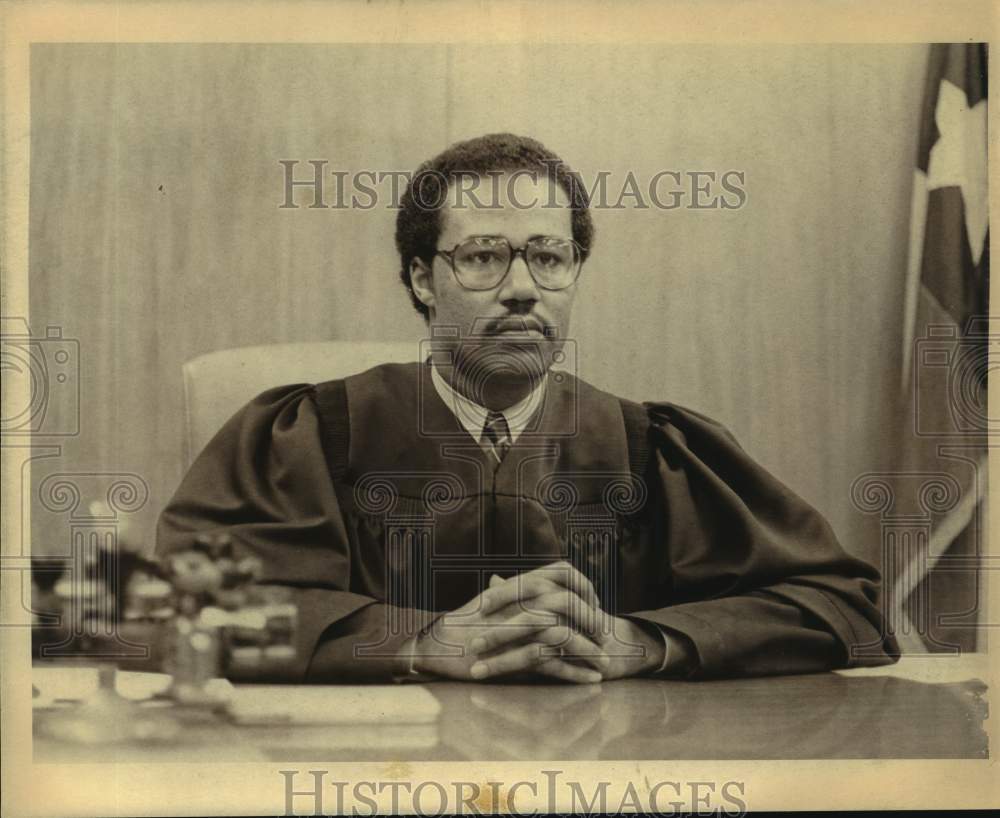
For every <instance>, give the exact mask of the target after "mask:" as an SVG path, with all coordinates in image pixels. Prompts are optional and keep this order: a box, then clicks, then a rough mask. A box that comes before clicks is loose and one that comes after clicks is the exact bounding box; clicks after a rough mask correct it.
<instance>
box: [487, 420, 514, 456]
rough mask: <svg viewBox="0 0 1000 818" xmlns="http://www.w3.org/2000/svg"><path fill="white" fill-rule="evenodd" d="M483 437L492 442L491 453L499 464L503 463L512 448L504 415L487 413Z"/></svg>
mask: <svg viewBox="0 0 1000 818" xmlns="http://www.w3.org/2000/svg"><path fill="white" fill-rule="evenodd" d="M483 437H485V438H486V439H487V440H488V441H489V442H490V446H491V451H492V452H493V456H494V457H495V458H496V459H497V462H498V463H499V462H501V461H502V460H503V458H504V455H505V454H507V450H508V449H509V448H510V446H511V440H510V429H509V428H508V426H507V419H506V418H505V417H504V416H503V413H501V412H488V413H487V415H486V423H485V424H483Z"/></svg>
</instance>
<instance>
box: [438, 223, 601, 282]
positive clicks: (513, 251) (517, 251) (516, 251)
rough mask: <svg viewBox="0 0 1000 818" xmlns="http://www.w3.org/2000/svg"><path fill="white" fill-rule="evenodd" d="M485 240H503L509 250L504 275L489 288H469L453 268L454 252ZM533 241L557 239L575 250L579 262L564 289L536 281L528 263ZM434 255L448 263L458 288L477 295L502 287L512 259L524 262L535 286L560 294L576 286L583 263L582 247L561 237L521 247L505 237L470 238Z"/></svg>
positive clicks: (512, 264) (550, 237)
mask: <svg viewBox="0 0 1000 818" xmlns="http://www.w3.org/2000/svg"><path fill="white" fill-rule="evenodd" d="M485 238H488V239H494V240H497V241H499V240H503V242H505V243H506V245H507V248H508V249H509V250H510V258H509V259H508V261H507V269H506V270H505V271H504V274H503V275H502V276H500V278H499V279H497V283H496V284H494V285H493V286H491V287H470V286H468V285H467V284H466V283H465V282H464V281H462V277H461V276H460V275H459V272H458V270H457V269H456V267H455V251H456V250H458V248H459V247H461V246H462V245H463V244H466V243H468V242H470V241H475V240H476V239H485ZM535 239H559V240H560V241H568V242H569V243H570V244H572V245H573V247H574V248H575V250H576V254H577V258H578V259H579V260H578V261H577V263H576V269H575V270H574V271H573V280H572V281H570V282H569V284H567V285H565V286H564V287H547V286H545V285H544V284H542V282H541V281H539V280H538V276H536V275H535V271H534V270H532V269H531V265H530V264H529V263H528V244H530V243H531V242H532V241H534V240H535ZM434 255H435V256H441V257H442V258H444V259H446V260H447V261H448V266H449V267H451V273H452V275H453V276H455V281H457V282H458V283H459V286H461V287H462V288H464V289H466V290H471V291H472V292H479V293H482V292H488V291H489V290H495V289H497V287H499V286H500V285H502V284H503V283H504V281H505V280H506V279H507V276H509V275H510V268H511V267H513V266H514V259H516V258H517V257H518V256H520V257H521V258H522V259H523V260H524V266H525V267H527V268H528V274H529V275H530V276H531V279H532V281H534V282H535V284H537V285H538V286H539V287H540V288H541V289H543V290H548V291H549V292H560V291H561V290H568V289H569V288H570V287H572V286H573V285H574V284H576V282H577V281H578V280H579V278H580V271H581V270H582V269H583V261H584V259H583V255H584V253H583V247H581V246H580V244H579V243H578V242H577V241H576V240H575V239H567V238H563V237H562V236H535V237H534V238H532V239H529V240H528V243H526V244H524V245H523V246H522V247H515V246H514V245H513V244H511V243H510V239H508V238H507V237H506V236H470V237H469V238H467V239H465V240H464V241H460V242H459V243H458V244H456V245H455V246H454V247H452V248H451V250H435V251H434Z"/></svg>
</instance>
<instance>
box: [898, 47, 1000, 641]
mask: <svg viewBox="0 0 1000 818" xmlns="http://www.w3.org/2000/svg"><path fill="white" fill-rule="evenodd" d="M986 61H987V47H986V45H985V44H936V45H932V46H931V50H930V60H929V66H928V75H927V85H926V90H925V96H924V105H923V112H922V116H921V122H920V139H919V148H918V152H917V167H916V170H915V174H914V180H913V202H912V212H911V220H910V241H909V256H908V266H907V286H906V294H905V298H904V314H903V328H904V329H903V372H902V393H901V398H902V399H901V407H902V408H901V418H902V419H901V422H900V429H901V431H902V441H901V447H900V461H899V463H898V470H897V475H896V484H895V490H896V494H897V497H896V498H895V499H894V503H895V509H894V513H895V516H896V518H899V519H901V518H903V517H907V515H909V516H908V517H907V519H909V520H911V522H914V525H915V526H916V527H915V528H912V530H911V531H910V535H911V536H909V537H908V538H907V539H905V542H904V538H902V537H897V539H895V540H894V541H893V543H892V547H891V548H886V547H885V546H886V542H885V538H886V533H885V531H884V530H883V554H884V556H885V559H886V562H887V563H888V564H887V565H885V566H884V569H883V573H884V580H885V584H886V592H887V595H886V603H887V614H888V617H889V621H890V623H891V627H892V628H893V629H894V631H895V634H896V636H897V638H898V639H899V643H900V646H901V648H902V649H903V651H904V652H922V651H927V650H930V651H947V652H951V651H954V650H956V649H961V650H974V649H976V648H977V646H978V648H979V649H980V650H982V649H983V647H984V645H983V644H982V640H977V635H978V634H979V633H980V631H981V628H977V623H980V624H981V623H982V622H983V621H984V614H985V602H984V600H983V598H982V594H981V591H982V587H983V583H982V581H981V576H980V575H981V570H980V569H981V568H982V567H984V563H983V562H982V558H983V555H984V554H985V552H986V550H987V549H986V541H985V540H986V531H987V526H986V517H985V513H986V509H985V497H986V451H987V446H986V443H987V439H988V437H989V436H991V435H996V434H997V433H1000V421H993V420H991V418H990V414H989V412H988V411H987V409H988V407H987V403H986V380H987V372H988V357H987V356H988V349H989V346H990V342H991V341H990V338H989V321H988V308H989V304H988V294H989V194H988V187H987V180H988V172H987V153H986V145H987V128H986V104H987V85H986V82H987V79H986V78H987V67H986Z"/></svg>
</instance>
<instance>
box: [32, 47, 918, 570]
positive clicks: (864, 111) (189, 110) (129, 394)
mask: <svg viewBox="0 0 1000 818" xmlns="http://www.w3.org/2000/svg"><path fill="white" fill-rule="evenodd" d="M926 57H927V47H926V46H925V45H888V46H884V45H860V46H841V45H804V46H743V47H741V46H733V45H726V46H700V45H656V44H654V45H639V44H636V45H631V46H629V45H621V44H619V45H570V46H545V45H528V44H519V45H477V44H467V45H454V46H444V45H391V46H389V45H384V46H380V45H348V44H345V45H316V46H309V45H216V44H206V45H152V44H120V45H117V46H115V45H107V44H41V45H35V46H33V48H32V54H31V106H32V110H31V115H32V128H31V202H30V305H31V320H32V329H33V331H34V332H35V334H38V333H39V332H40V331H44V327H45V326H46V325H59V326H61V327H62V328H63V332H64V335H66V336H68V337H71V338H77V339H79V341H80V345H81V354H80V370H81V387H82V388H81V434H80V435H79V437H77V438H75V439H72V440H69V441H67V442H66V444H65V447H64V452H63V456H62V457H60V458H56V459H54V460H51V461H37V462H36V465H35V468H34V475H33V476H34V483H35V485H36V486H37V485H38V484H39V483H40V481H41V480H43V479H44V478H45V477H46V476H47V475H48V474H49V473H51V472H52V471H53V470H58V471H61V472H65V471H84V472H94V471H99V472H115V471H125V472H133V473H137V474H139V475H141V476H142V477H143V478H144V479H145V480H146V481H147V482H148V484H149V486H150V499H149V502H148V503H147V505H146V506H145V507H144V509H142V511H140V512H139V514H138V515H137V521H138V523H139V525H138V529H137V530H138V532H139V536H140V537H141V538H142V539H143V540H144V541H145V542H146V543H147V544H148V545H149V546H150V547H151V545H152V531H153V524H154V521H155V516H156V514H157V513H158V511H159V509H160V508H161V507H162V506H163V504H164V503H165V502H166V501H167V499H168V498H169V496H170V494H171V493H172V491H173V489H174V488H175V486H176V484H177V482H178V480H179V479H180V477H181V473H182V464H181V399H182V395H181V380H180V367H181V364H182V363H183V362H184V361H185V360H187V359H189V358H191V357H193V356H196V355H199V354H202V353H205V352H209V351H212V350H216V349H223V348H227V347H233V346H240V345H246V344H261V343H272V342H281V341H300V340H316V339H385V340H407V339H414V341H416V340H417V339H419V338H420V337H422V332H423V324H422V322H421V321H420V319H419V317H418V316H417V314H416V313H415V312H414V311H413V310H412V308H411V307H410V305H409V302H408V300H407V298H406V295H405V293H404V291H403V289H402V287H401V286H400V285H399V283H398V281H397V277H396V269H397V264H398V261H397V256H396V254H395V250H394V247H393V244H392V231H393V227H394V219H395V211H392V210H387V209H385V208H383V207H379V208H377V209H374V210H371V211H364V212H359V211H351V210H309V209H307V208H305V207H303V208H301V209H298V210H281V209H278V205H279V204H280V203H281V201H282V198H283V175H282V174H283V171H282V169H281V167H280V166H279V165H278V160H279V159H299V160H302V162H303V164H302V165H300V166H299V168H298V170H297V173H298V175H299V176H300V177H305V176H308V174H309V173H310V172H311V171H310V168H309V166H308V165H306V164H305V160H308V159H327V160H329V163H330V164H329V169H331V170H332V169H342V170H347V171H350V172H354V171H358V170H362V169H376V170H412V169H413V168H414V167H415V166H416V165H417V164H418V163H419V162H420V161H422V160H423V159H425V158H427V157H429V156H431V155H433V154H434V153H436V152H438V151H439V150H441V149H442V148H443V147H444V146H446V145H447V144H449V143H450V142H452V141H454V140H456V139H461V138H465V137H469V136H473V135H477V134H481V133H484V132H489V131H495V130H512V131H516V132H521V133H525V134H530V135H533V136H535V137H537V138H539V139H541V140H542V141H543V142H545V143H546V144H548V145H549V146H550V147H552V148H553V149H555V150H556V151H557V152H559V153H561V154H562V155H563V157H564V158H565V159H566V160H567V161H568V162H569V163H570V164H571V165H572V166H574V167H575V168H576V169H578V170H579V171H580V172H581V173H582V174H583V175H584V177H585V179H587V180H588V181H590V180H592V179H593V178H594V177H595V175H596V174H597V173H598V172H599V171H602V170H605V171H610V172H611V177H610V181H609V190H611V191H613V193H614V195H615V196H616V195H617V191H618V190H619V188H620V186H621V185H622V184H623V183H624V179H625V175H626V173H627V172H628V171H629V170H631V171H633V172H634V173H635V174H636V176H637V177H638V178H639V179H640V180H641V181H642V182H643V183H645V180H648V179H649V177H650V176H652V175H653V174H654V173H656V172H657V171H659V170H664V169H669V170H680V171H691V170H712V171H716V172H717V173H722V172H724V171H726V170H740V171H743V172H745V174H746V181H745V189H746V191H747V193H748V201H747V204H746V206H745V207H744V208H742V209H740V210H734V211H722V210H709V211H696V210H686V209H685V210H673V211H662V210H656V209H650V210H636V209H634V208H632V207H629V208H628V209H626V210H602V211H599V212H597V213H595V220H596V224H597V230H598V238H597V243H596V250H595V252H594V254H593V256H592V258H591V260H590V261H589V262H588V264H587V265H586V267H585V270H584V276H583V284H582V286H581V289H580V295H579V298H578V301H577V307H576V311H575V315H574V326H573V335H574V337H575V340H576V341H577V345H578V349H579V365H580V372H581V374H582V375H583V376H584V377H586V378H588V379H589V380H591V381H593V382H594V383H596V384H598V385H600V386H603V387H605V388H607V389H610V390H612V391H614V392H617V393H619V394H621V395H624V396H627V397H631V398H635V399H640V400H642V399H645V400H656V399H666V400H672V401H676V402H680V403H683V404H687V405H689V406H692V407H694V408H697V409H699V410H701V411H703V412H706V413H708V414H710V415H713V416H715V417H717V418H718V419H720V420H721V421H723V422H724V423H726V424H727V425H729V426H730V427H731V428H732V429H733V431H734V432H735V433H736V434H737V436H738V437H739V439H740V440H741V441H742V442H743V444H744V445H745V447H746V448H747V449H748V450H749V451H750V452H751V453H752V454H753V455H755V456H756V457H757V458H758V459H759V460H761V461H762V462H763V463H764V464H765V465H766V466H768V467H769V468H771V469H772V470H773V471H774V472H776V473H777V474H778V475H779V476H780V477H781V478H783V479H784V480H785V481H787V482H788V483H789V484H790V485H792V486H793V487H794V488H795V489H796V490H797V491H799V492H800V493H801V494H802V495H804V496H805V497H806V498H807V499H808V500H810V501H811V502H812V503H814V504H815V505H817V506H818V507H819V508H820V509H821V510H822V511H823V512H824V513H825V514H826V515H827V516H828V517H829V519H830V520H831V522H832V523H833V524H834V527H835V528H836V530H837V532H838V533H839V535H840V536H841V538H842V540H843V541H844V543H845V544H846V545H847V547H848V548H849V549H851V550H853V551H854V552H856V553H859V554H862V555H865V556H867V557H869V558H871V559H875V558H876V557H877V554H878V551H877V548H878V529H877V524H876V521H875V520H873V519H871V518H870V517H865V516H864V515H862V514H861V513H860V512H858V511H857V510H855V509H854V508H853V507H852V505H851V503H850V497H849V490H850V485H851V482H852V481H853V480H854V479H855V478H856V477H857V476H858V475H860V474H862V473H863V472H866V471H869V470H875V469H879V468H886V467H889V466H891V465H892V462H893V457H892V452H891V451H890V449H889V448H888V447H889V446H890V445H891V444H892V441H893V434H892V430H891V428H890V425H891V423H892V419H891V410H892V405H893V401H894V400H895V397H896V388H897V384H898V382H899V374H898V373H899V366H900V352H899V350H900V347H901V328H902V292H903V277H904V268H905V252H906V251H905V248H906V231H907V226H908V218H909V216H908V213H909V196H910V180H911V174H912V168H913V161H914V156H915V150H916V148H915V140H916V131H915V125H916V123H917V122H918V118H919V104H920V100H921V93H922V85H923V73H924V68H925V63H926ZM161 188H162V189H161ZM299 197H300V199H299V200H300V201H301V202H303V203H308V202H309V201H311V199H310V197H309V194H308V193H307V192H305V193H300V194H299ZM50 463H51V465H50ZM84 499H85V500H86V498H84ZM34 532H35V534H34V537H33V547H34V549H35V553H40V552H46V553H58V552H65V551H66V548H67V538H68V525H67V520H66V515H65V514H53V513H51V512H48V511H45V510H44V509H42V508H40V507H39V506H38V505H37V504H36V505H35V514H34Z"/></svg>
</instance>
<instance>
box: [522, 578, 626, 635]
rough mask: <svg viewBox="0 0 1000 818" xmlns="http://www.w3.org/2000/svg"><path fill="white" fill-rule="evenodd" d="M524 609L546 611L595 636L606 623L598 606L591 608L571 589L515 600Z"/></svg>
mask: <svg viewBox="0 0 1000 818" xmlns="http://www.w3.org/2000/svg"><path fill="white" fill-rule="evenodd" d="M517 605H518V606H520V607H521V608H522V609H523V610H525V611H533V612H536V613H537V612H540V611H548V612H549V613H553V614H558V615H559V616H562V617H563V618H564V619H565V622H566V624H568V625H571V626H572V627H574V628H575V629H576V630H579V631H582V632H583V633H586V634H587V635H588V636H593V637H595V638H597V637H601V636H602V634H603V631H604V629H605V627H606V625H607V624H608V622H607V614H605V613H604V612H603V611H602V610H601V609H600V608H591V607H590V606H589V605H588V604H587V603H586V602H584V601H583V600H582V599H580V597H578V596H577V595H576V594H574V593H573V592H572V591H568V590H566V589H559V590H558V591H551V592H549V593H545V594H541V595H539V596H536V597H531V598H528V599H520V600H518V602H517Z"/></svg>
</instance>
